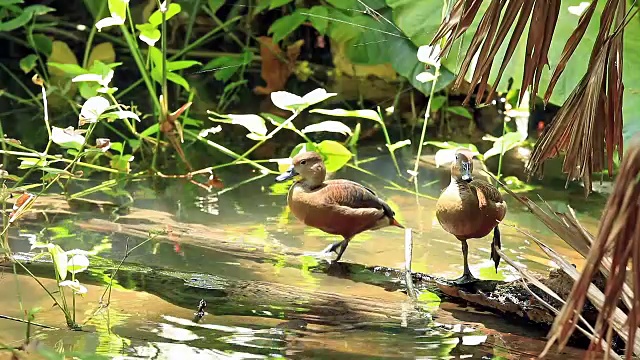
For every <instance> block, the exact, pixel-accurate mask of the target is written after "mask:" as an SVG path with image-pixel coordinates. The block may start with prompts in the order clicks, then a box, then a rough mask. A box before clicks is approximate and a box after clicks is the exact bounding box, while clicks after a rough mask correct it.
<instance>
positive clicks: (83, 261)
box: [67, 252, 89, 274]
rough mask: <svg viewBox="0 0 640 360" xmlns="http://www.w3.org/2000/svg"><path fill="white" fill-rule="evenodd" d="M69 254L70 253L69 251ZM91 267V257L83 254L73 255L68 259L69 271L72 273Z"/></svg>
mask: <svg viewBox="0 0 640 360" xmlns="http://www.w3.org/2000/svg"><path fill="white" fill-rule="evenodd" d="M67 254H69V253H68V252H67ZM88 268H89V259H88V258H87V257H86V256H85V255H82V254H76V255H73V256H72V257H71V258H70V259H69V261H68V267H67V271H68V272H70V273H72V274H77V273H81V272H83V271H85V270H87V269H88Z"/></svg>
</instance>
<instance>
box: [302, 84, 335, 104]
mask: <svg viewBox="0 0 640 360" xmlns="http://www.w3.org/2000/svg"><path fill="white" fill-rule="evenodd" d="M336 95H338V94H337V93H330V92H327V90H325V89H322V88H318V89H315V90H312V91H311V92H309V93H307V94H306V95H305V96H303V97H302V101H304V103H305V104H307V106H311V105H315V104H317V103H319V102H322V101H325V100H327V99H329V98H331V97H334V96H336Z"/></svg>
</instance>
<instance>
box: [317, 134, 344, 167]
mask: <svg viewBox="0 0 640 360" xmlns="http://www.w3.org/2000/svg"><path fill="white" fill-rule="evenodd" d="M317 151H319V152H320V153H321V154H322V155H323V156H325V157H326V159H325V165H326V167H327V171H328V172H336V171H338V170H340V169H341V168H342V167H343V166H345V165H346V164H347V163H348V162H349V160H351V157H353V154H352V153H351V151H349V149H347V148H346V147H344V145H342V144H340V143H339V142H337V141H333V140H324V141H323V142H321V143H320V144H318V145H317Z"/></svg>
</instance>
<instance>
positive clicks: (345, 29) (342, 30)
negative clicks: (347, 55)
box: [309, 0, 367, 44]
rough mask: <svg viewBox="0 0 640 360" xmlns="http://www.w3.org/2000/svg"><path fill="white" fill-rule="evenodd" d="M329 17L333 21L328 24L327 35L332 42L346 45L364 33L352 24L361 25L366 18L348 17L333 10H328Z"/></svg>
mask: <svg viewBox="0 0 640 360" xmlns="http://www.w3.org/2000/svg"><path fill="white" fill-rule="evenodd" d="M338 1H342V0H338ZM353 9H355V8H353ZM329 17H330V18H331V19H334V20H333V21H331V22H329V27H328V29H327V34H328V35H329V37H331V39H332V40H335V41H337V42H339V43H346V42H348V41H353V40H355V39H357V38H358V37H359V36H360V35H361V34H362V33H363V32H364V29H363V28H362V27H359V26H354V25H353V24H359V25H362V24H363V23H364V22H366V21H367V20H366V18H367V16H364V15H360V14H356V15H351V16H350V15H347V14H345V13H344V12H342V11H340V10H337V9H334V8H330V9H329ZM309 18H313V16H309ZM354 44H355V42H354Z"/></svg>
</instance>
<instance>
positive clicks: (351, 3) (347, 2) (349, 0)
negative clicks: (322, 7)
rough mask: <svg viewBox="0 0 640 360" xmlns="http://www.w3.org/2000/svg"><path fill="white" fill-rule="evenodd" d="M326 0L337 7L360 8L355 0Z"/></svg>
mask: <svg viewBox="0 0 640 360" xmlns="http://www.w3.org/2000/svg"><path fill="white" fill-rule="evenodd" d="M327 2H328V3H329V4H331V5H333V6H335V7H337V8H338V9H349V10H357V9H360V6H359V5H360V4H358V1H357V0H327Z"/></svg>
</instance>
